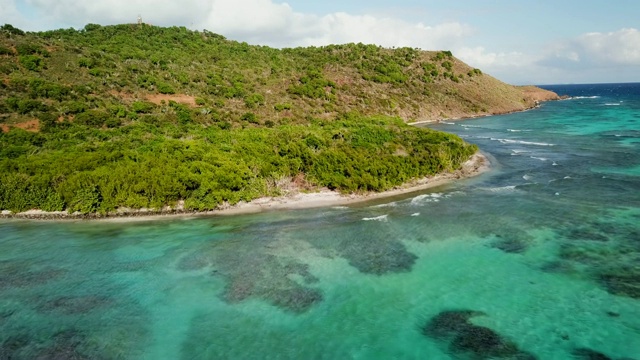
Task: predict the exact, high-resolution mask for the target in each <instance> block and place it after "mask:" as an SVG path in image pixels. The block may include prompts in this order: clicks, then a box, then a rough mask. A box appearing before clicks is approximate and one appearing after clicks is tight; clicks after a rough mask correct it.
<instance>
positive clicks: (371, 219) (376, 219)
mask: <svg viewBox="0 0 640 360" xmlns="http://www.w3.org/2000/svg"><path fill="white" fill-rule="evenodd" d="M388 217H389V215H380V216H376V217H370V218H362V220H364V221H387V218H388Z"/></svg>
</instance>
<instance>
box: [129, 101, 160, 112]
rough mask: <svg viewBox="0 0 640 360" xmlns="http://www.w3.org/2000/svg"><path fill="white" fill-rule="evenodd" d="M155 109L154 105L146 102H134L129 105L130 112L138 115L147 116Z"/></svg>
mask: <svg viewBox="0 0 640 360" xmlns="http://www.w3.org/2000/svg"><path fill="white" fill-rule="evenodd" d="M155 107H156V105H155V104H153V103H151V102H148V101H134V102H133V104H131V110H132V111H134V112H136V113H138V114H148V113H150V112H152V111H153V109H154V108H155Z"/></svg>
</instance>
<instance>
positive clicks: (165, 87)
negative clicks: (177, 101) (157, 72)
mask: <svg viewBox="0 0 640 360" xmlns="http://www.w3.org/2000/svg"><path fill="white" fill-rule="evenodd" d="M156 87H157V89H158V92H159V93H160V94H175V93H176V91H175V90H174V89H173V87H171V85H169V84H167V83H164V82H159V83H158V84H157V85H156Z"/></svg>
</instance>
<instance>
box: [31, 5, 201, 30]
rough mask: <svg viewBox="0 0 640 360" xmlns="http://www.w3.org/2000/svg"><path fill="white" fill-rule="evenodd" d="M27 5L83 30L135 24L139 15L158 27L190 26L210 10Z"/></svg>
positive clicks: (182, 6)
mask: <svg viewBox="0 0 640 360" xmlns="http://www.w3.org/2000/svg"><path fill="white" fill-rule="evenodd" d="M26 3H27V4H28V5H30V6H31V7H33V8H34V9H37V10H39V11H40V13H41V14H42V15H43V16H47V17H51V18H53V19H55V20H57V21H58V22H61V23H70V24H72V25H73V26H75V27H83V26H84V25H86V24H87V23H98V24H114V23H130V22H135V20H136V18H137V17H138V15H142V16H143V17H144V18H145V20H146V21H148V22H150V23H152V24H157V25H190V24H191V23H195V22H199V21H201V19H202V18H203V17H205V16H206V14H208V13H209V12H210V11H211V1H209V0H181V1H162V2H159V1H154V0H111V1H82V0H56V1H51V0H26Z"/></svg>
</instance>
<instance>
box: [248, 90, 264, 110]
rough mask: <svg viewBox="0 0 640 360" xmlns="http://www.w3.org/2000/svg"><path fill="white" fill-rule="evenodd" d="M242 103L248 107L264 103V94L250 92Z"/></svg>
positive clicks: (251, 107)
mask: <svg viewBox="0 0 640 360" xmlns="http://www.w3.org/2000/svg"><path fill="white" fill-rule="evenodd" d="M244 104H245V105H246V107H248V108H249V109H253V108H255V107H257V106H260V105H264V96H262V95H261V94H251V95H249V96H247V97H246V98H245V99H244Z"/></svg>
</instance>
